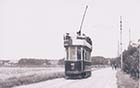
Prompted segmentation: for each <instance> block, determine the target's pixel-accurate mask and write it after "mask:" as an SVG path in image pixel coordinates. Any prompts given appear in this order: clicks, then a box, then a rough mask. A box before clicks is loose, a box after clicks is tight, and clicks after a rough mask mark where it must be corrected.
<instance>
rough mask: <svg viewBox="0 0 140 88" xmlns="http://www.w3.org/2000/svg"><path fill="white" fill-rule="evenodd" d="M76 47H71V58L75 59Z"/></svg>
mask: <svg viewBox="0 0 140 88" xmlns="http://www.w3.org/2000/svg"><path fill="white" fill-rule="evenodd" d="M75 56H76V55H75V47H70V59H71V60H75V58H76V57H75Z"/></svg>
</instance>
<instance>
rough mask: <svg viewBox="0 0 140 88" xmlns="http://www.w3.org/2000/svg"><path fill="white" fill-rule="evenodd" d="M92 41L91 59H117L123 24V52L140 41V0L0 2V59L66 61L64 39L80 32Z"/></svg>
mask: <svg viewBox="0 0 140 88" xmlns="http://www.w3.org/2000/svg"><path fill="white" fill-rule="evenodd" d="M86 5H88V7H89V8H88V10H87V13H86V16H85V20H84V24H83V28H82V33H85V34H86V35H87V36H90V37H91V39H92V41H93V51H92V54H91V55H92V56H104V57H110V58H112V57H116V56H117V52H118V40H119V39H120V37H119V36H120V30H119V20H120V16H122V20H123V24H122V25H123V49H126V48H127V46H128V42H129V29H130V30H131V40H132V41H137V40H138V39H139V38H140V24H139V23H140V10H139V9H140V1H139V0H0V59H11V60H14V59H20V58H47V59H61V58H63V57H64V55H65V54H64V52H65V50H64V46H63V35H64V34H65V33H67V32H69V33H76V32H77V31H78V30H79V27H80V23H81V20H82V16H83V13H84V9H85V7H86Z"/></svg>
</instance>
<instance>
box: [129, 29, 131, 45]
mask: <svg viewBox="0 0 140 88" xmlns="http://www.w3.org/2000/svg"><path fill="white" fill-rule="evenodd" d="M130 44H131V29H129V46H130Z"/></svg>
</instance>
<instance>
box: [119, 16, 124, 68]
mask: <svg viewBox="0 0 140 88" xmlns="http://www.w3.org/2000/svg"><path fill="white" fill-rule="evenodd" d="M122 45H123V44H122V16H120V54H121V69H123V49H122V48H123V47H122Z"/></svg>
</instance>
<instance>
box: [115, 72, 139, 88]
mask: <svg viewBox="0 0 140 88" xmlns="http://www.w3.org/2000/svg"><path fill="white" fill-rule="evenodd" d="M116 77H117V85H118V88H139V81H140V80H139V79H137V80H134V79H133V78H131V77H130V75H128V74H126V73H124V72H123V71H121V70H118V71H117V75H116Z"/></svg>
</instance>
